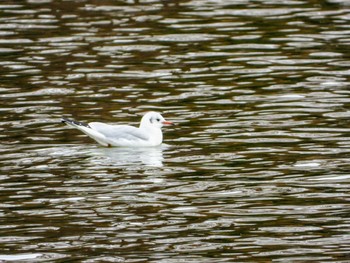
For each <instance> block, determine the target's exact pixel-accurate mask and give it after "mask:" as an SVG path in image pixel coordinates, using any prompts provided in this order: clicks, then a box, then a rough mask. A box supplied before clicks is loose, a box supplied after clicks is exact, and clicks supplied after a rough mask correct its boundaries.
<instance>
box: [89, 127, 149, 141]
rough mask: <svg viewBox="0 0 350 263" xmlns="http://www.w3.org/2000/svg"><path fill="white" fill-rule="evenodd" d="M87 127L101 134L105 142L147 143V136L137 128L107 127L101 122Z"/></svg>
mask: <svg viewBox="0 0 350 263" xmlns="http://www.w3.org/2000/svg"><path fill="white" fill-rule="evenodd" d="M89 126H90V127H91V129H93V130H94V131H96V132H98V133H100V134H102V135H103V136H104V137H105V138H106V139H107V140H111V141H114V142H117V141H121V140H127V141H135V140H136V141H140V140H141V141H147V140H149V135H148V134H145V133H144V132H143V131H142V130H140V129H139V128H136V127H133V126H128V125H109V124H105V123H102V122H90V123H89Z"/></svg>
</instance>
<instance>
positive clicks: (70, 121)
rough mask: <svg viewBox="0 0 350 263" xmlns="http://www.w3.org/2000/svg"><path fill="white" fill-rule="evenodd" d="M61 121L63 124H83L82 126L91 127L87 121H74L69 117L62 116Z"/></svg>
mask: <svg viewBox="0 0 350 263" xmlns="http://www.w3.org/2000/svg"><path fill="white" fill-rule="evenodd" d="M61 122H62V123H65V124H70V125H76V126H84V127H87V128H91V127H90V126H89V124H87V123H84V122H80V121H75V120H71V119H67V118H62V119H61Z"/></svg>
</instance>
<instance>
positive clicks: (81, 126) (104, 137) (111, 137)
mask: <svg viewBox="0 0 350 263" xmlns="http://www.w3.org/2000/svg"><path fill="white" fill-rule="evenodd" d="M62 122H63V123H65V124H67V125H68V126H71V127H74V128H76V129H78V130H80V131H82V132H83V133H85V134H86V135H88V136H89V137H91V138H92V139H94V140H95V141H96V142H98V143H99V144H101V145H103V146H107V147H111V146H120V147H149V146H158V145H160V144H161V143H162V141H163V133H162V129H161V128H162V127H163V125H170V124H173V123H172V122H170V121H166V120H165V119H164V118H163V116H162V115H161V114H160V113H158V112H154V111H151V112H148V113H146V114H145V115H144V116H143V117H142V119H141V122H140V126H139V127H138V128H137V127H134V126H129V125H110V124H106V123H102V122H89V123H83V122H79V121H75V120H71V119H67V118H63V119H62Z"/></svg>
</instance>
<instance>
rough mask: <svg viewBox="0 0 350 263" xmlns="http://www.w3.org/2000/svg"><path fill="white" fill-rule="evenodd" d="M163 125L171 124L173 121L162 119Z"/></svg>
mask: <svg viewBox="0 0 350 263" xmlns="http://www.w3.org/2000/svg"><path fill="white" fill-rule="evenodd" d="M162 123H163V124H164V125H173V124H174V123H172V122H171V121H163V122H162Z"/></svg>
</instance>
